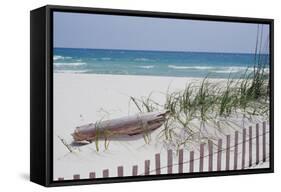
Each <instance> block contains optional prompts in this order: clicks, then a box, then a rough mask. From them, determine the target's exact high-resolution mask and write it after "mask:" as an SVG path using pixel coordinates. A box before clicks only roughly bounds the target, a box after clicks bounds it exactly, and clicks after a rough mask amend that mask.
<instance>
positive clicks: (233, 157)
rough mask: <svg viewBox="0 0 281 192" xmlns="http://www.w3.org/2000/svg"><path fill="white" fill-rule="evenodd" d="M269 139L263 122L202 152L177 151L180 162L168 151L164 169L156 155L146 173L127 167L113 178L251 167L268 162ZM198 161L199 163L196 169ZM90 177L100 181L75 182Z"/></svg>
mask: <svg viewBox="0 0 281 192" xmlns="http://www.w3.org/2000/svg"><path fill="white" fill-rule="evenodd" d="M254 131H255V133H254ZM268 136H269V130H266V122H263V123H262V126H260V124H259V123H257V124H256V125H255V127H252V126H250V127H248V128H247V129H246V128H244V129H242V132H240V133H239V132H238V131H235V132H234V135H232V137H231V135H226V138H222V139H218V140H216V141H213V140H208V142H206V143H201V144H200V148H199V151H187V150H184V149H180V150H179V151H178V152H177V154H178V155H177V158H176V159H177V161H174V158H173V150H167V156H166V158H167V159H166V160H165V162H166V163H167V164H166V165H162V166H161V156H160V153H156V154H155V157H154V162H152V161H151V160H145V161H144V169H143V170H140V169H139V167H140V166H138V165H133V166H132V168H131V175H124V166H118V167H117V175H115V176H114V175H113V176H111V177H123V176H142V175H150V174H154V175H160V174H180V173H193V172H204V171H209V172H211V171H222V170H226V171H227V170H237V169H238V164H239V165H240V166H239V169H247V168H251V167H253V166H255V165H257V164H259V163H262V162H266V161H268V158H269V149H268V148H267V146H268V145H269V137H268ZM233 137H234V138H233ZM239 137H240V138H239ZM241 137H242V138H241ZM267 137H268V138H267ZM231 139H234V142H233V143H234V144H233V145H231ZM239 139H240V141H239ZM214 146H215V147H214ZM239 149H240V150H239ZM246 151H247V153H246ZM196 153H198V154H197V157H195V156H196ZM185 155H187V156H188V157H189V158H188V160H186V161H185V160H184V156H185ZM246 159H247V160H246ZM196 161H199V162H198V164H197V165H196V166H195V162H196ZM206 162H207V163H206ZM151 163H155V166H153V167H154V169H153V170H152V169H151ZM162 164H163V163H162ZM184 165H187V166H185V167H186V168H185V169H184ZM214 165H215V167H214ZM195 168H196V169H195ZM163 169H165V170H166V171H165V172H164V171H162V170H163ZM109 172H110V170H109V169H104V170H102V177H103V178H107V177H109V176H110V175H109ZM89 178H90V179H94V178H96V173H95V172H89V176H88V178H81V177H80V175H79V174H74V175H73V179H74V180H78V179H89ZM64 179H65V178H64V177H59V178H58V180H64Z"/></svg>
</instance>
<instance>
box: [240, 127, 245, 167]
mask: <svg viewBox="0 0 281 192" xmlns="http://www.w3.org/2000/svg"><path fill="white" fill-rule="evenodd" d="M245 155H246V129H245V128H244V129H243V138H242V165H241V166H242V169H244V168H245Z"/></svg>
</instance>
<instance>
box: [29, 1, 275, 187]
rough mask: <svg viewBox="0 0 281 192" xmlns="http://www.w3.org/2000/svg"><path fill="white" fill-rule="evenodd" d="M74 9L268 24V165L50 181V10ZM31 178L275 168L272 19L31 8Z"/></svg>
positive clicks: (223, 173) (45, 179) (237, 172)
mask: <svg viewBox="0 0 281 192" xmlns="http://www.w3.org/2000/svg"><path fill="white" fill-rule="evenodd" d="M54 11H60V12H77V13H95V14H107V15H108V14H109V15H125V16H140V17H158V18H175V19H192V20H205V21H225V22H243V23H260V24H269V25H270V125H271V129H270V167H269V168H261V169H247V170H231V171H219V172H218V171H214V172H198V173H182V174H163V175H148V176H131V177H122V178H121V177H120V178H118V177H114V178H97V179H81V180H65V181H53V178H52V173H53V163H52V161H53V130H52V123H53V72H52V71H53V63H52V62H53V61H52V56H53V50H52V49H53V12H54ZM30 46H31V48H30V65H31V67H30V86H31V90H30V95H31V96H30V180H31V181H32V182H35V183H37V184H40V185H43V186H48V187H54V186H67V185H82V184H99V183H113V182H114V183H117V182H132V181H147V180H162V179H180V178H196V177H210V176H226V175H241V174H257V173H273V172H274V98H273V96H274V20H273V19H262V18H248V17H229V16H214V15H196V14H183V13H166V12H149V11H136V10H117V9H103V8H88V7H70V6H56V5H47V6H44V7H41V8H38V9H35V10H32V11H31V12H30Z"/></svg>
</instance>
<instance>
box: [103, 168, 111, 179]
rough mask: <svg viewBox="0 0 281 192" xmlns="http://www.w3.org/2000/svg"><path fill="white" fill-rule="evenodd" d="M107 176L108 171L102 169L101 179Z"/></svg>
mask: <svg viewBox="0 0 281 192" xmlns="http://www.w3.org/2000/svg"><path fill="white" fill-rule="evenodd" d="M108 176H109V170H108V169H104V170H103V171H102V177H103V178H106V177H108Z"/></svg>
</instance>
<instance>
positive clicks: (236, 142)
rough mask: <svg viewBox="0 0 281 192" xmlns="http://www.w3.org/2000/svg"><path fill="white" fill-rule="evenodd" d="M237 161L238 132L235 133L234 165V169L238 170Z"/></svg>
mask: <svg viewBox="0 0 281 192" xmlns="http://www.w3.org/2000/svg"><path fill="white" fill-rule="evenodd" d="M237 161H238V131H235V137H234V165H233V169H234V170H236V169H237Z"/></svg>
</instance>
